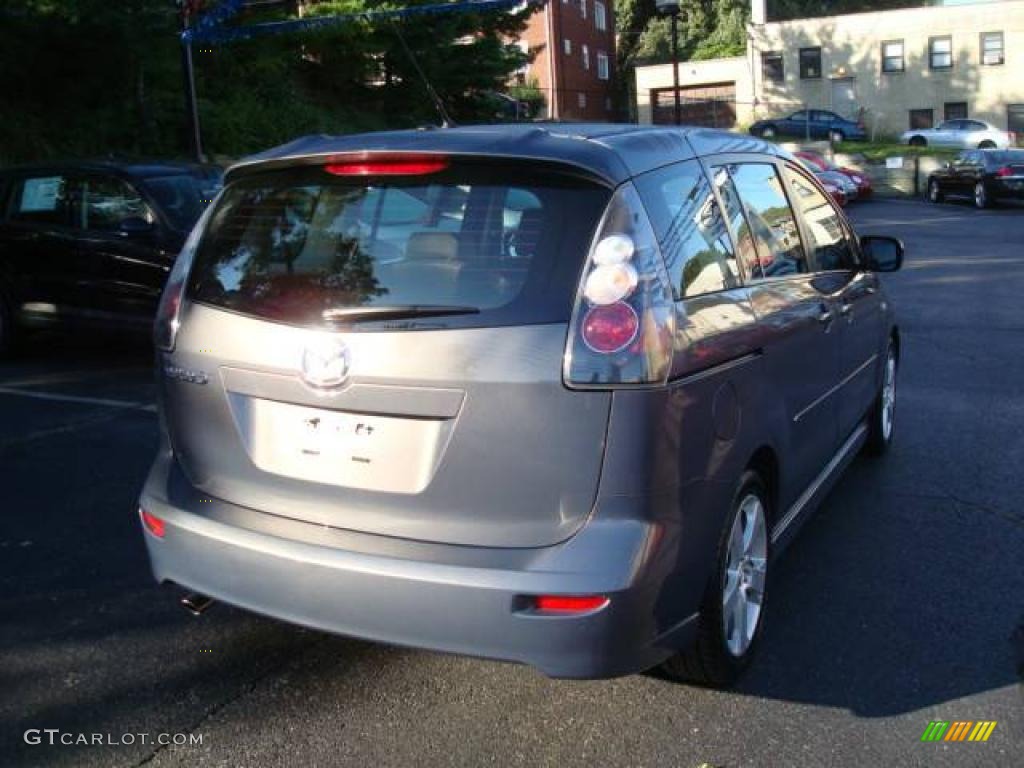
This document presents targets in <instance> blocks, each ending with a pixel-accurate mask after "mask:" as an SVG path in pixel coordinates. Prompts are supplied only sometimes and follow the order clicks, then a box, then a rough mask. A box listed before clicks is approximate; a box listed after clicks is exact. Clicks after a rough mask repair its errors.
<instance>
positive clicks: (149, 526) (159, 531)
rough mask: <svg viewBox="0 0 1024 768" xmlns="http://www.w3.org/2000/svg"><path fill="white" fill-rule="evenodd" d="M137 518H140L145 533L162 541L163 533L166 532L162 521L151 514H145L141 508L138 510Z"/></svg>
mask: <svg viewBox="0 0 1024 768" xmlns="http://www.w3.org/2000/svg"><path fill="white" fill-rule="evenodd" d="M139 517H141V518H142V524H143V525H144V526H145V528H146V530H147V531H149V532H150V533H151V534H153V535H154V536H156V537H157V538H158V539H162V538H163V537H164V533H165V532H166V530H165V528H164V521H163V520H161V519H160V518H159V517H157V516H156V515H154V514H152V513H151V512H147V511H146V510H144V509H142V508H141V507H140V508H139Z"/></svg>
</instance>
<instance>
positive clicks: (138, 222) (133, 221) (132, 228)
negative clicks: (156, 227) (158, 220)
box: [117, 216, 153, 237]
mask: <svg viewBox="0 0 1024 768" xmlns="http://www.w3.org/2000/svg"><path fill="white" fill-rule="evenodd" d="M117 229H118V231H119V232H120V233H121V234H122V235H124V236H125V237H142V236H144V235H149V234H151V233H152V232H153V222H151V221H147V220H146V219H144V218H142V217H141V216H129V217H128V218H127V219H124V220H123V221H122V222H121V223H120V224H119V225H118V227H117Z"/></svg>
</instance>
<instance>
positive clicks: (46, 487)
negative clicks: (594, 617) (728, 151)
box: [0, 201, 1024, 768]
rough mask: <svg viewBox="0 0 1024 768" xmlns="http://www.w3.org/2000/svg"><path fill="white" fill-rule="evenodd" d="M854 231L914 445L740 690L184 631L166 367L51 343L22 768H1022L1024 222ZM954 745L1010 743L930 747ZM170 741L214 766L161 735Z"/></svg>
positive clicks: (777, 579) (0, 506) (887, 207)
mask: <svg viewBox="0 0 1024 768" xmlns="http://www.w3.org/2000/svg"><path fill="white" fill-rule="evenodd" d="M851 215H852V218H853V219H854V220H855V222H856V223H857V224H858V225H859V228H860V231H861V232H862V233H868V232H876V233H887V234H895V235H898V236H900V237H902V238H903V239H904V241H905V243H906V245H907V249H908V261H907V263H906V265H905V268H904V271H903V272H901V273H899V274H896V275H893V276H890V277H887V280H886V282H887V284H888V286H889V289H890V293H891V296H892V298H893V300H894V301H895V303H896V305H897V311H898V313H899V316H900V318H901V328H902V332H903V339H904V343H903V349H904V357H903V366H902V369H901V373H900V382H899V395H898V406H897V439H896V444H895V446H894V449H893V451H892V453H891V454H890V455H889V456H888V457H887V458H886V459H885V460H883V461H872V460H868V459H859V460H858V461H857V462H856V463H855V464H854V466H853V467H852V469H851V471H850V472H848V473H847V475H846V476H845V477H844V478H843V480H842V481H841V482H840V484H839V485H838V486H837V487H836V489H835V490H834V491H833V492H832V494H831V495H830V496H829V498H828V499H827V501H826V502H825V504H824V506H823V508H822V509H821V511H820V513H819V514H818V515H817V516H816V517H815V518H814V519H813V520H812V521H811V522H810V523H809V524H808V525H807V526H806V527H805V528H804V530H803V532H802V534H801V536H800V537H799V539H798V540H797V541H796V543H795V544H794V545H793V547H792V548H791V549H790V550H789V552H788V555H787V557H786V558H785V559H784V560H783V561H781V562H780V563H779V564H778V566H777V568H776V569H775V573H774V576H773V581H772V584H771V587H770V589H771V590H772V603H771V607H770V609H769V610H770V618H769V623H768V626H767V631H766V634H765V638H764V645H763V647H762V654H761V656H760V658H759V659H758V661H757V663H756V665H755V667H754V668H753V669H752V670H751V671H750V673H749V674H748V675H747V677H746V678H744V680H743V682H742V684H741V686H740V687H739V688H738V689H737V690H736V691H733V692H728V693H722V692H714V691H708V690H703V689H698V688H691V687H685V686H679V685H674V684H671V683H669V682H666V681H664V680H662V679H659V678H658V677H656V676H653V675H642V676H634V677H628V678H622V679H617V680H611V681H599V682H560V681H552V680H548V679H546V678H544V677H542V676H541V675H540V674H538V673H536V672H534V671H532V670H530V669H527V668H523V667H518V666H513V665H507V664H498V663H492V662H485V661H477V660H473V659H465V658H458V657H451V656H443V655H438V654H432V653H426V652H419V651H413V650H408V649H399V648H391V647H382V646H377V645H372V644H368V643H363V642H359V641H355V640H349V639H345V638H339V637H333V636H328V635H324V634H321V633H317V632H312V631H306V630H303V629H299V628H296V627H292V626H289V625H285V624H281V623H278V622H275V621H271V620H269V619H264V618H261V617H257V616H254V615H251V614H247V613H244V612H242V611H239V610H235V609H232V608H230V607H228V606H223V605H220V606H216V607H215V608H214V609H212V610H211V611H210V612H209V613H207V614H206V615H205V616H203V617H202V618H198V619H197V618H194V617H191V616H189V615H187V614H186V613H185V612H184V611H182V610H181V608H179V607H178V606H177V605H176V598H177V596H178V593H177V592H176V591H174V590H173V589H170V588H159V587H157V586H156V585H155V584H153V583H152V579H151V577H150V574H149V571H148V566H147V562H146V558H145V553H144V549H143V545H142V538H141V537H142V534H141V531H140V530H139V526H138V522H137V517H136V512H135V500H136V496H137V493H138V491H139V488H140V486H141V484H142V481H143V479H144V476H145V473H146V471H147V469H148V464H149V461H150V458H151V455H152V453H153V451H154V449H155V445H156V425H157V420H156V415H155V413H154V411H153V409H152V405H151V404H152V390H153V386H152V383H151V374H150V353H149V351H148V350H147V348H146V347H145V346H142V345H139V344H132V343H128V342H123V341H115V340H109V339H91V338H84V339H83V338H80V337H79V338H72V339H68V338H57V337H44V336H41V337H38V338H37V339H35V340H34V343H33V344H32V345H31V346H30V347H29V348H28V349H27V350H26V351H25V352H24V353H23V354H22V355H21V356H20V357H18V358H16V359H14V360H11V361H6V362H2V363H0V765H2V766H13V765H76V766H87V765H97V766H99V765H103V766H138V765H143V764H146V765H153V766H165V765H196V764H202V765H232V766H234V765H247V766H262V765H289V766H293V765H305V764H310V765H312V764H320V765H323V764H339V765H361V766H362V765H366V766H410V765H435V764H446V765H448V764H451V765H466V766H479V765H492V764H493V765H502V766H505V765H529V766H533V765H559V766H569V765H629V766H640V765H643V766H653V765H671V766H698V765H701V764H704V763H708V764H711V765H713V766H728V767H729V768H732V767H733V766H747V765H751V766H754V765H756V766H773V767H774V766H831V765H836V766H838V765H850V766H860V765H867V764H872V765H885V766H893V765H900V766H903V765H920V766H945V765H951V766H952V765H956V766H968V765H970V766H974V765H977V766H981V765H993V766H1002V765H1005V766H1010V765H1019V764H1020V755H1021V752H1022V749H1024V710H1022V704H1024V701H1022V695H1024V597H1022V595H1024V567H1022V560H1024V504H1022V503H1021V501H1020V488H1021V469H1022V467H1024V342H1022V338H1024V309H1022V305H1021V297H1022V296H1024V210H1022V209H1020V208H1016V209H1000V210H994V211H981V212H979V211H975V210H972V209H971V208H969V207H967V206H962V205H948V206H929V205H927V204H924V203H918V202H903V201H897V202H884V203H883V202H870V203H863V204H860V205H859V206H854V207H853V208H852V213H851ZM931 720H948V721H956V720H972V721H979V720H994V721H997V723H998V725H997V726H996V728H995V730H994V732H993V733H992V736H991V737H990V739H989V740H988V742H986V743H968V742H965V743H936V744H932V743H922V742H921V741H920V737H921V734H922V732H923V731H924V729H925V727H926V726H927V724H928V722H929V721H931ZM28 729H60V731H61V732H65V733H71V734H82V733H84V734H94V733H101V734H105V736H104V739H105V740H106V741H110V740H112V741H114V742H115V743H104V744H97V745H90V746H60V745H55V746H50V745H48V744H47V743H46V741H45V734H43V737H44V741H43V743H41V744H28V743H26V741H25V738H24V733H25V731H26V730H28ZM161 733H166V734H178V733H184V734H191V735H193V736H201V738H202V743H201V744H185V745H171V746H162V745H158V744H154V743H144V739H143V738H142V737H140V736H138V734H147V737H146V739H145V740H146V741H151V740H153V739H155V738H156V737H157V734H161ZM106 734H109V736H106ZM133 734H134V735H135V736H134V737H133V738H132V739H131V742H132V743H116V742H121V741H128V739H126V738H124V735H133Z"/></svg>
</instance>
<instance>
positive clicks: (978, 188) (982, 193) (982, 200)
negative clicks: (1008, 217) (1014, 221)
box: [974, 181, 992, 208]
mask: <svg viewBox="0 0 1024 768" xmlns="http://www.w3.org/2000/svg"><path fill="white" fill-rule="evenodd" d="M991 204H992V201H991V200H989V199H988V190H987V189H985V184H984V183H983V182H981V181H979V182H978V183H977V184H975V185H974V207H975V208H988V207H989V205H991Z"/></svg>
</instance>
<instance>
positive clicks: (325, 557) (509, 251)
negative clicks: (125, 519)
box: [140, 124, 903, 685]
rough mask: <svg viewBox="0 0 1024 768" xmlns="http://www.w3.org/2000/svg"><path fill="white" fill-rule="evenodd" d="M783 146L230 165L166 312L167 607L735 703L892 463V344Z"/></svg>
mask: <svg viewBox="0 0 1024 768" xmlns="http://www.w3.org/2000/svg"><path fill="white" fill-rule="evenodd" d="M902 257H903V247H902V245H901V244H900V243H899V241H897V240H894V239H892V238H884V237H863V238H860V239H859V240H858V238H857V237H856V236H855V235H854V233H853V230H852V229H851V227H850V225H849V223H848V222H847V221H846V219H845V218H844V216H843V214H842V213H841V211H839V210H838V209H837V208H836V207H835V206H834V205H833V204H832V202H831V200H830V199H829V197H828V195H827V194H826V193H825V192H824V191H823V189H822V188H821V186H820V185H819V184H818V182H817V181H816V180H815V179H814V177H813V176H812V175H810V174H808V173H807V172H806V170H804V168H803V167H802V166H801V165H800V163H799V162H797V161H795V160H794V159H793V158H792V157H790V156H789V155H788V154H786V153H785V152H783V151H782V150H780V149H778V148H777V147H775V146H773V145H770V144H767V143H765V142H762V141H760V140H758V139H755V138H752V137H747V136H740V135H735V134H730V133H724V132H720V131H713V130H706V129H700V128H690V129H687V128H682V129H680V128H656V127H649V126H627V125H558V124H552V125H547V126H544V127H538V126H524V125H514V126H487V127H467V128H456V129H442V130H431V131H403V132H393V133H377V134H369V135H361V136H348V137H340V138H331V137H324V136H318V137H309V138H304V139H299V140H296V141H294V142H292V143H290V144H287V145H284V146H282V147H279V148H277V149H274V150H271V151H269V152H266V153H264V154H262V155H257V156H255V157H253V158H250V159H248V160H246V161H243V162H242V163H240V164H238V165H236V166H234V167H233V168H231V169H230V170H229V171H228V173H227V176H226V179H225V188H224V190H223V191H222V192H221V193H220V195H219V196H218V198H217V200H216V201H215V202H214V204H213V205H212V206H210V208H209V209H208V210H207V211H206V213H205V214H204V216H203V218H202V219H201V220H200V222H199V223H198V224H197V226H196V228H195V229H194V231H193V232H192V234H191V237H190V238H189V241H188V243H187V244H186V246H185V248H184V249H183V251H182V253H181V255H180V257H179V258H178V260H177V262H176V263H175V266H174V269H173V271H172V274H171V277H170V279H169V281H168V284H167V287H166V289H165V291H164V294H163V297H162V302H161V307H160V311H159V315H158V318H157V321H156V328H155V338H156V345H157V347H158V351H157V362H158V373H159V381H160V385H159V400H160V412H161V443H160V448H159V452H158V454H157V457H156V461H155V463H154V465H153V468H152V471H151V473H150V475H149V478H148V480H147V482H146V485H145V488H144V490H143V492H142V496H141V500H140V507H141V509H140V515H141V518H142V523H143V526H144V529H145V531H146V533H145V540H146V545H147V547H148V549H149V555H150V560H151V562H152V566H153V571H154V574H155V576H156V578H157V580H159V581H161V582H172V583H176V584H178V585H180V586H182V587H184V588H186V589H187V590H188V591H189V592H191V593H192V594H190V595H189V596H188V597H186V598H185V599H184V601H183V602H184V603H185V604H186V606H187V607H190V608H192V609H193V610H194V611H196V612H201V611H202V610H204V609H205V608H206V607H207V606H208V605H209V604H210V603H211V602H212V600H214V599H217V600H223V601H225V602H227V603H230V604H233V605H236V606H241V607H243V608H246V609H249V610H252V611H255V612H258V613H262V614H266V615H268V616H273V617H277V618H280V619H284V620H286V621H290V622H294V623H297V624H301V625H305V626H308V627H315V628H318V629H322V630H327V631H330V632H336V633H340V634H344V635H351V636H354V637H360V638H367V639H370V640H377V641H381V642H387V643H397V644H403V645H410V646H416V647H422V648H430V649H436V650H441V651H449V652H456V653H465V654H472V655H476V656H484V657H490V658H496V659H504V660H511V661H517V662H523V663H526V664H530V665H533V666H535V667H537V668H539V669H540V670H542V671H543V672H544V673H546V674H548V675H552V676H557V677H606V676H612V675H621V674H629V673H633V672H637V671H640V670H645V669H649V668H651V667H655V666H658V665H661V667H662V669H663V670H664V672H665V674H667V675H668V676H670V677H672V678H675V679H686V680H694V681H699V682H702V683H705V684H713V685H727V684H729V683H730V682H732V681H733V680H734V679H735V678H736V676H737V675H738V674H739V672H740V671H741V670H742V669H743V667H744V666H746V665H747V664H748V663H749V661H750V659H751V657H752V655H753V653H754V651H755V648H756V646H757V642H758V637H759V635H760V632H761V629H762V626H763V624H764V621H763V619H764V609H765V604H766V603H765V599H766V586H767V584H768V580H767V575H768V570H769V564H770V561H771V558H772V557H773V556H774V555H775V554H777V553H778V552H780V551H781V550H782V548H783V547H784V545H785V544H786V543H787V541H788V540H789V539H790V538H791V536H792V534H793V533H794V531H795V530H796V529H797V527H798V525H799V523H800V522H801V521H802V520H803V519H804V518H805V517H806V515H807V514H808V513H809V512H810V511H811V510H812V508H813V507H814V506H815V505H816V504H817V503H818V502H819V500H820V499H821V498H822V496H823V495H824V494H825V493H826V492H827V491H828V489H829V487H830V486H831V484H832V483H833V482H834V481H835V479H836V478H837V477H838V475H839V474H840V472H841V471H842V470H843V469H844V467H846V465H847V464H848V463H849V462H850V461H851V460H852V459H853V458H854V456H855V455H856V454H857V453H858V451H859V450H860V449H861V448H866V449H869V450H871V451H873V452H875V453H881V452H883V451H885V449H886V448H887V446H888V445H889V443H890V441H891V440H892V436H893V406H894V398H895V382H896V368H897V363H898V359H899V352H900V337H899V332H898V329H897V327H896V324H895V322H894V319H893V313H892V309H891V307H890V304H889V301H888V299H887V298H886V296H885V293H884V291H883V290H882V286H881V284H880V282H879V279H878V277H877V275H876V273H878V272H885V271H893V270H895V269H898V268H899V266H900V264H901V262H902Z"/></svg>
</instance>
